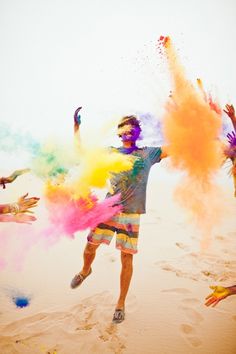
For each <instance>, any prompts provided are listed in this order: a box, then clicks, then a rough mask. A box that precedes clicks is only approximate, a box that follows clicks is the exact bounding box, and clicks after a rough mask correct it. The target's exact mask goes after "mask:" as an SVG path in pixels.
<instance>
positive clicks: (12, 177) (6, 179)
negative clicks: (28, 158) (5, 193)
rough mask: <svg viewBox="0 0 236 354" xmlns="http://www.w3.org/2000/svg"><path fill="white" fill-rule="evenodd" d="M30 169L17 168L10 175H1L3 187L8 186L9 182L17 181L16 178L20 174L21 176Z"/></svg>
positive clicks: (0, 180)
mask: <svg viewBox="0 0 236 354" xmlns="http://www.w3.org/2000/svg"><path fill="white" fill-rule="evenodd" d="M29 171H30V169H29V168H26V169H24V170H16V171H14V172H13V173H12V174H11V175H10V176H8V177H1V178H0V184H2V186H3V188H6V184H7V183H12V182H13V181H15V179H16V178H17V177H18V176H21V175H23V174H24V173H26V172H29Z"/></svg>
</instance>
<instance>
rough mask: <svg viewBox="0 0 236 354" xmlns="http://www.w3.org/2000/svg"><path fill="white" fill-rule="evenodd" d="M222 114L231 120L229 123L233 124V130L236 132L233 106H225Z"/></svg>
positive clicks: (235, 117)
mask: <svg viewBox="0 0 236 354" xmlns="http://www.w3.org/2000/svg"><path fill="white" fill-rule="evenodd" d="M224 112H225V113H226V114H227V116H228V117H229V118H230V119H231V122H232V124H233V127H234V130H235V131H236V116H235V109H234V106H233V105H232V104H226V105H225V109H224Z"/></svg>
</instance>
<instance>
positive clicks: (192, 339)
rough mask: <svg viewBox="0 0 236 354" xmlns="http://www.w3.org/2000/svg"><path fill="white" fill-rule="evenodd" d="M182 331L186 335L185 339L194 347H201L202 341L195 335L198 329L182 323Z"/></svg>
mask: <svg viewBox="0 0 236 354" xmlns="http://www.w3.org/2000/svg"><path fill="white" fill-rule="evenodd" d="M180 332H181V333H182V335H183V336H184V339H185V340H186V341H187V342H188V343H189V344H190V345H191V346H192V347H199V346H200V345H201V344H202V341H201V340H200V339H199V338H198V337H197V336H196V335H194V334H195V333H196V329H195V328H194V327H193V326H192V325H190V324H188V323H182V324H181V325H180Z"/></svg>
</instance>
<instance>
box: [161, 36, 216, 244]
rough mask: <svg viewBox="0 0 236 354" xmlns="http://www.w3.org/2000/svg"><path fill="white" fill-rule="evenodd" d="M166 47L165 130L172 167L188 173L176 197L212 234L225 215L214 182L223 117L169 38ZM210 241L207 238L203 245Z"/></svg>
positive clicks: (200, 225) (205, 233) (204, 228)
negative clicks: (169, 92) (168, 93)
mask: <svg viewBox="0 0 236 354" xmlns="http://www.w3.org/2000/svg"><path fill="white" fill-rule="evenodd" d="M163 47H164V51H165V55H166V59H167V62H168V66H169V70H170V74H171V78H172V82H173V90H172V97H171V100H170V101H169V102H168V103H167V105H166V113H165V115H164V119H163V132H164V136H165V140H166V142H167V145H168V149H169V155H170V158H171V163H172V166H173V167H174V168H177V169H179V170H181V171H183V172H184V173H185V177H184V178H183V179H182V180H181V185H180V186H179V187H178V189H177V191H176V197H177V199H178V201H179V202H180V203H181V205H182V206H184V207H186V208H187V209H188V210H189V211H190V212H191V214H192V216H193V217H194V219H195V221H196V222H197V225H198V226H199V227H200V228H201V229H202V231H203V234H204V235H209V234H210V233H211V232H212V228H213V226H214V225H215V224H216V223H218V222H219V220H220V219H221V217H222V215H223V213H222V211H223V207H222V206H221V200H222V194H221V190H220V188H219V187H218V186H216V185H215V183H214V181H213V179H214V176H215V174H216V172H217V171H218V170H219V168H220V167H221V164H222V148H221V143H220V141H219V139H218V137H219V135H220V131H221V125H222V122H221V116H220V115H219V114H218V113H216V111H215V109H212V107H211V106H210V105H209V102H206V100H205V97H203V96H202V94H201V93H200V92H199V91H198V90H196V89H195V88H194V86H193V85H192V84H191V82H190V81H189V80H188V79H187V78H186V77H185V72H184V69H183V67H182V66H181V64H180V63H179V61H178V58H177V55H176V52H175V50H174V47H173V45H172V42H171V40H170V38H169V37H167V39H165V40H163ZM208 243H209V242H208V238H207V239H206V238H204V240H203V242H202V246H203V247H205V246H207V244H208Z"/></svg>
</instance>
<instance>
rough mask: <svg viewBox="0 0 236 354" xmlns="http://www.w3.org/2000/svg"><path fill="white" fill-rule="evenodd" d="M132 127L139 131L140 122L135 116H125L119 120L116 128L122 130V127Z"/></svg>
mask: <svg viewBox="0 0 236 354" xmlns="http://www.w3.org/2000/svg"><path fill="white" fill-rule="evenodd" d="M128 124H129V125H134V126H135V127H137V128H139V129H140V131H141V126H140V121H139V120H138V118H137V117H135V116H125V117H123V118H122V119H121V121H120V123H119V124H118V128H122V127H123V126H124V125H128Z"/></svg>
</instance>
